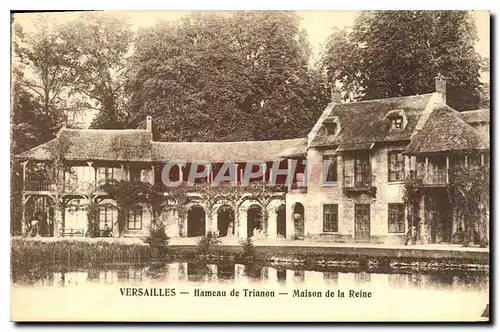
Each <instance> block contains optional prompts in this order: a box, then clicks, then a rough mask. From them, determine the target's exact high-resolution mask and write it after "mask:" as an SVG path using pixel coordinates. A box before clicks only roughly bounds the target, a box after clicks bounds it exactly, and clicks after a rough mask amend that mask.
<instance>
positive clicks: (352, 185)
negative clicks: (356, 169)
mask: <svg viewBox="0 0 500 332" xmlns="http://www.w3.org/2000/svg"><path fill="white" fill-rule="evenodd" d="M374 183H375V175H363V174H358V175H356V176H354V175H345V176H344V186H343V188H342V189H343V191H344V193H345V194H346V195H348V196H351V195H352V194H356V193H359V194H361V193H367V194H369V195H371V196H373V197H375V195H376V193H377V188H376V187H375V186H374Z"/></svg>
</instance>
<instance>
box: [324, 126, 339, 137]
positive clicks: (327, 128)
mask: <svg viewBox="0 0 500 332" xmlns="http://www.w3.org/2000/svg"><path fill="white" fill-rule="evenodd" d="M337 128H338V126H337V124H336V123H328V124H325V133H326V135H335V134H336V133H337Z"/></svg>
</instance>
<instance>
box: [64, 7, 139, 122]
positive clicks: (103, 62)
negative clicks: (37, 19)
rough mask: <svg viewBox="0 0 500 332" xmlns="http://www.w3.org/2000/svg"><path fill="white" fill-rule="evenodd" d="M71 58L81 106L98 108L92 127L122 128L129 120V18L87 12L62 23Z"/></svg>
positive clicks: (74, 92) (73, 84)
mask: <svg viewBox="0 0 500 332" xmlns="http://www.w3.org/2000/svg"><path fill="white" fill-rule="evenodd" d="M60 37H61V40H62V43H63V45H64V48H65V50H66V51H67V52H68V53H69V54H70V57H71V61H70V62H69V63H68V64H67V66H68V68H70V69H71V73H72V74H73V75H72V76H71V80H72V81H71V94H72V96H73V97H74V98H75V101H76V103H77V104H78V106H79V107H80V108H83V109H86V110H95V111H97V116H96V117H95V118H94V121H93V123H92V127H96V128H122V127H123V126H124V123H126V122H127V121H128V120H127V118H126V116H127V115H128V113H127V112H126V110H125V103H126V97H125V95H124V90H123V83H124V78H125V73H126V70H127V59H128V54H129V52H130V50H131V42H132V39H133V33H132V31H131V29H130V24H129V22H128V20H126V19H123V18H118V17H115V16H111V15H106V14H101V13H84V14H82V15H81V16H80V17H79V18H78V19H77V20H74V21H70V22H68V23H66V24H64V25H62V26H61V29H60Z"/></svg>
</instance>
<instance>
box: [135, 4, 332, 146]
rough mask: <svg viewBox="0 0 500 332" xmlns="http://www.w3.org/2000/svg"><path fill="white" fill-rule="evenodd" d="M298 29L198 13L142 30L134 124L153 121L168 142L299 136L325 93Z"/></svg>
mask: <svg viewBox="0 0 500 332" xmlns="http://www.w3.org/2000/svg"><path fill="white" fill-rule="evenodd" d="M299 23H300V21H299V18H298V17H297V16H296V15H295V14H292V13H287V12H235V13H224V14H221V13H203V14H201V13H196V14H191V15H188V16H186V17H184V18H183V19H182V20H180V21H179V22H175V23H171V22H170V23H167V22H160V23H158V24H157V25H156V26H154V27H152V28H148V29H143V30H141V31H140V32H139V33H138V36H137V39H136V41H135V50H136V53H135V54H134V56H133V65H132V66H131V67H132V68H133V69H131V76H130V79H129V81H128V89H129V91H131V92H132V98H131V104H130V106H131V111H132V112H133V113H134V120H135V121H133V123H137V122H138V121H140V120H142V119H144V118H145V117H146V115H153V116H154V118H155V121H154V122H155V126H156V129H157V132H159V133H161V137H159V138H160V139H162V140H172V141H176V140H188V141H196V140H250V139H281V138H290V137H299V136H305V135H306V134H307V132H308V131H309V129H310V127H312V125H313V124H314V121H315V120H316V119H317V116H318V114H319V113H320V112H321V110H322V108H323V107H324V106H325V104H326V98H327V94H326V91H325V90H324V89H322V86H321V76H320V75H319V74H318V73H316V72H314V71H313V70H311V69H310V68H309V67H308V62H309V57H310V52H309V45H308V44H307V39H306V36H305V34H304V32H303V31H301V30H300V29H299Z"/></svg>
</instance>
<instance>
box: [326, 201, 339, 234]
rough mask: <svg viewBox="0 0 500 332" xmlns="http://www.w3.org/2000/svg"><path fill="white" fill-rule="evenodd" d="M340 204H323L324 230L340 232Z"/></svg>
mask: <svg viewBox="0 0 500 332" xmlns="http://www.w3.org/2000/svg"><path fill="white" fill-rule="evenodd" d="M338 216H339V206H338V204H323V232H338V228H339V218H338Z"/></svg>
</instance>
